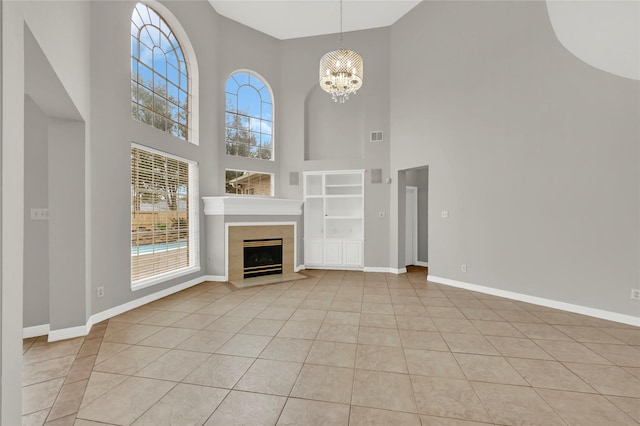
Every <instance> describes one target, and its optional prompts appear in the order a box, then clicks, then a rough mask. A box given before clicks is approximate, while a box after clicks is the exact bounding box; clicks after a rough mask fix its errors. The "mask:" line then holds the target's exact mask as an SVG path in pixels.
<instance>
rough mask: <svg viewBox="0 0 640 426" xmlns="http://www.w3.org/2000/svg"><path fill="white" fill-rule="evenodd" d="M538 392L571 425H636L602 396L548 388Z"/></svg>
mask: <svg viewBox="0 0 640 426" xmlns="http://www.w3.org/2000/svg"><path fill="white" fill-rule="evenodd" d="M538 393H539V394H540V395H541V396H542V398H543V399H544V400H545V401H546V402H547V403H548V404H549V405H550V406H551V407H552V408H553V409H554V410H555V412H556V413H558V414H559V415H560V417H562V418H563V419H564V420H565V421H566V422H567V423H568V424H569V425H571V426H602V425H616V426H637V423H636V422H635V420H633V419H632V418H631V417H629V416H628V415H626V414H625V413H624V412H623V411H621V410H620V409H619V408H617V407H616V406H615V405H613V404H612V403H611V402H609V401H608V400H607V399H606V398H605V397H603V396H600V395H593V394H585V393H579V392H566V391H557V390H548V389H540V390H538Z"/></svg>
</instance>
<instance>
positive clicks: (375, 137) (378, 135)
mask: <svg viewBox="0 0 640 426" xmlns="http://www.w3.org/2000/svg"><path fill="white" fill-rule="evenodd" d="M382 140H383V138H382V132H371V137H370V138H369V142H380V141H382Z"/></svg>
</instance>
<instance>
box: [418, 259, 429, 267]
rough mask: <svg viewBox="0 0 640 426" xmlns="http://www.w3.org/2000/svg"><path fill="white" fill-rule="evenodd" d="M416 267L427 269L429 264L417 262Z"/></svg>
mask: <svg viewBox="0 0 640 426" xmlns="http://www.w3.org/2000/svg"><path fill="white" fill-rule="evenodd" d="M416 266H424V267H425V268H428V267H429V262H421V261H419V260H418V261H417V262H416Z"/></svg>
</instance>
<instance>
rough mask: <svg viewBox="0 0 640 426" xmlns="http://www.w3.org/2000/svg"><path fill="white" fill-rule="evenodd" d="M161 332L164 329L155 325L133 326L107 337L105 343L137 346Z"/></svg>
mask: <svg viewBox="0 0 640 426" xmlns="http://www.w3.org/2000/svg"><path fill="white" fill-rule="evenodd" d="M160 330H162V327H158V326H155V325H144V324H133V325H131V326H130V327H127V328H125V329H124V330H122V331H118V332H117V333H113V334H110V335H108V336H107V335H105V336H104V341H105V342H115V343H127V344H130V345H135V344H137V343H139V342H140V341H141V340H144V339H146V338H147V337H149V336H152V335H154V334H155V333H157V332H158V331H160Z"/></svg>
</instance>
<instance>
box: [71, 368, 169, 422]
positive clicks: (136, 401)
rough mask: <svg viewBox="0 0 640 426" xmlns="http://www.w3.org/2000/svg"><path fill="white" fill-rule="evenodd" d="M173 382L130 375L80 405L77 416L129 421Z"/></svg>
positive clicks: (91, 418)
mask: <svg viewBox="0 0 640 426" xmlns="http://www.w3.org/2000/svg"><path fill="white" fill-rule="evenodd" d="M174 386H175V383H173V382H165V381H161V380H152V379H144V378H141V377H129V378H128V379H126V380H125V381H123V382H122V383H120V384H119V385H117V386H115V387H114V388H112V389H111V390H110V391H108V392H107V393H105V394H104V395H102V396H101V397H99V398H98V399H96V400H95V401H93V402H91V403H90V404H88V405H86V406H85V407H84V408H82V409H81V410H80V412H78V418H80V419H85V420H93V421H98V422H104V423H114V424H121V425H122V424H124V425H128V424H130V423H132V422H133V421H134V420H135V419H137V418H138V417H140V416H141V415H142V414H143V413H144V412H145V411H147V410H148V409H149V408H150V407H151V406H152V405H153V404H155V403H156V402H157V401H158V400H160V398H162V397H163V396H164V395H165V394H166V393H167V392H169V390H171V388H173V387H174Z"/></svg>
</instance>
